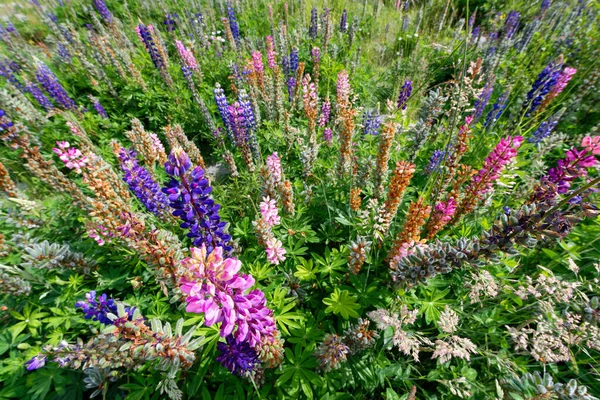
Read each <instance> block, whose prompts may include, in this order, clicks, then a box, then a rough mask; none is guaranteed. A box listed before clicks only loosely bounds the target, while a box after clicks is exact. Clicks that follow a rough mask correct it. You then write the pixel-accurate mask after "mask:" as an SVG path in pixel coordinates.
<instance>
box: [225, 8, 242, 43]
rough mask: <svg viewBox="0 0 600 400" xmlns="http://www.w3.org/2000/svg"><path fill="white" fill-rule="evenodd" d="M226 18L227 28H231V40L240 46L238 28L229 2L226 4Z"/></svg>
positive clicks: (233, 10)
mask: <svg viewBox="0 0 600 400" xmlns="http://www.w3.org/2000/svg"><path fill="white" fill-rule="evenodd" d="M227 18H228V19H229V27H230V28H231V34H232V35H233V39H234V40H235V42H236V43H237V44H238V45H239V44H240V39H241V37H240V27H239V25H238V22H237V18H236V16H235V9H234V8H233V6H232V5H231V1H228V2H227Z"/></svg>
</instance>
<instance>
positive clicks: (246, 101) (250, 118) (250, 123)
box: [238, 89, 256, 132]
mask: <svg viewBox="0 0 600 400" xmlns="http://www.w3.org/2000/svg"><path fill="white" fill-rule="evenodd" d="M238 102H239V104H240V107H241V108H242V113H243V115H244V119H245V123H246V128H247V129H248V132H252V131H254V130H255V129H256V118H254V110H253V109H252V102H251V101H250V97H249V96H248V93H246V91H245V90H244V89H242V90H240V94H239V98H238Z"/></svg>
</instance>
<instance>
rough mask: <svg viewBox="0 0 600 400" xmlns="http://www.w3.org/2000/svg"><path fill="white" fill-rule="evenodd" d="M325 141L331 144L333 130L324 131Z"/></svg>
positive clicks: (326, 129)
mask: <svg viewBox="0 0 600 400" xmlns="http://www.w3.org/2000/svg"><path fill="white" fill-rule="evenodd" d="M323 140H325V141H326V142H327V143H331V141H332V140H333V131H332V130H331V128H325V130H324V131H323Z"/></svg>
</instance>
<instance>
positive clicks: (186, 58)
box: [175, 40, 198, 71]
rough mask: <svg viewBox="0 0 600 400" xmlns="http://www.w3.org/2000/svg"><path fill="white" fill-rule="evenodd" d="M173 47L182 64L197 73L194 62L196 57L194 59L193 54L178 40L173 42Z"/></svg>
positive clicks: (196, 64) (195, 62)
mask: <svg viewBox="0 0 600 400" xmlns="http://www.w3.org/2000/svg"><path fill="white" fill-rule="evenodd" d="M175 47H176V48H177V52H178V53H179V56H180V57H181V59H182V60H183V62H184V64H185V65H186V66H187V67H188V68H191V69H192V70H194V71H198V62H197V61H196V57H194V53H192V52H191V51H190V50H188V49H187V48H186V47H185V45H184V44H183V42H181V41H180V40H175Z"/></svg>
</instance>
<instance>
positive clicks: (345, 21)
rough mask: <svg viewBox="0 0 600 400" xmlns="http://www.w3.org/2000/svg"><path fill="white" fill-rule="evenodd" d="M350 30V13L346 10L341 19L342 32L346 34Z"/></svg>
mask: <svg viewBox="0 0 600 400" xmlns="http://www.w3.org/2000/svg"><path fill="white" fill-rule="evenodd" d="M347 30H348V12H347V11H346V9H345V8H344V11H342V17H341V19H340V32H342V33H344V32H346V31H347Z"/></svg>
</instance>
